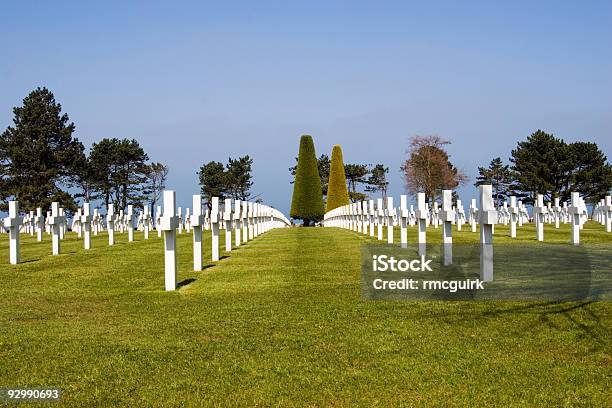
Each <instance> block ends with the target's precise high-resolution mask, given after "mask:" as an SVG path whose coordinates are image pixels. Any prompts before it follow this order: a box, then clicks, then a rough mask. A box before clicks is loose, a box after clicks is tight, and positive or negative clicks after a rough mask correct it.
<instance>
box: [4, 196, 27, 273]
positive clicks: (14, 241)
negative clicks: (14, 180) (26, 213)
mask: <svg viewBox="0 0 612 408" xmlns="http://www.w3.org/2000/svg"><path fill="white" fill-rule="evenodd" d="M22 221H23V219H22V218H21V217H20V216H19V203H18V202H17V201H9V211H8V217H6V218H5V219H4V228H7V229H8V230H9V261H10V263H11V264H13V265H16V264H18V263H19V227H20V226H21V223H22Z"/></svg>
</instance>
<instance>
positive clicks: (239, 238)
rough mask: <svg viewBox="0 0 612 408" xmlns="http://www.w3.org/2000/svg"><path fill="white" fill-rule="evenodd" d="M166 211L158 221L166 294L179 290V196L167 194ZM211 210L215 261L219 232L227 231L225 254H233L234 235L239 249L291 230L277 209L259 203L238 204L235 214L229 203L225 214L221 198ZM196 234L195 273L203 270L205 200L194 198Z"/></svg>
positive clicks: (192, 217) (236, 202)
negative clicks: (280, 230) (266, 234)
mask: <svg viewBox="0 0 612 408" xmlns="http://www.w3.org/2000/svg"><path fill="white" fill-rule="evenodd" d="M163 200H164V201H163V205H164V211H163V214H162V216H161V217H160V218H159V224H158V225H159V227H160V230H161V231H163V233H164V259H165V268H164V270H165V288H166V290H167V291H171V290H175V289H176V284H177V282H176V276H177V254H176V233H177V229H178V228H179V225H180V224H179V219H178V216H177V215H175V214H176V194H175V192H174V191H171V190H168V191H164V194H163ZM211 205H212V208H211V210H210V214H209V216H208V219H209V224H210V229H211V230H212V260H213V262H214V261H218V260H219V230H220V228H221V225H222V224H224V227H225V250H226V251H231V250H232V238H233V237H232V231H234V234H233V235H234V238H235V244H236V246H240V245H241V243H246V242H247V241H248V240H251V239H254V238H257V237H258V236H259V235H261V234H263V233H264V232H266V231H269V230H270V229H273V228H282V227H287V226H290V225H291V224H290V222H289V220H288V219H287V218H286V217H285V216H284V215H283V213H281V212H280V211H278V210H277V209H275V208H272V207H269V206H267V205H264V204H260V203H251V202H246V201H240V200H235V201H234V211H232V200H231V199H229V198H228V199H226V200H225V206H224V208H223V212H221V211H220V208H219V198H218V197H213V198H212V200H211ZM189 220H190V223H189V224H190V227H191V228H192V230H193V270H194V271H201V270H202V229H203V227H204V223H205V212H203V211H202V196H201V195H200V194H195V195H194V196H193V214H192V215H191V216H190V218H189Z"/></svg>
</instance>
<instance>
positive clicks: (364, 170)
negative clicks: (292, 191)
mask: <svg viewBox="0 0 612 408" xmlns="http://www.w3.org/2000/svg"><path fill="white" fill-rule="evenodd" d="M295 161H296V164H295V166H292V167H289V172H290V173H291V175H292V176H293V177H294V178H295V176H296V172H297V167H298V165H297V164H298V158H297V157H296V158H295ZM316 163H317V170H318V173H319V179H320V180H321V193H322V194H323V197H324V200H325V197H327V195H328V194H327V193H328V188H329V177H330V167H331V161H330V159H329V156H328V155H326V154H322V155H321V156H319V158H318V159H317V161H316ZM388 173H389V168H388V167H385V165H383V164H375V165H372V164H355V163H347V164H344V176H345V179H346V183H347V189H348V194H349V199H350V200H351V202H354V203H356V202H358V201H363V200H366V199H368V195H367V194H365V193H363V192H361V191H359V190H360V189H363V191H365V192H369V193H374V194H377V193H380V194H381V196H382V197H383V198H385V197H387V188H388V186H389V181H388V180H387V174H388ZM294 182H295V181H292V182H291V184H293V183H294Z"/></svg>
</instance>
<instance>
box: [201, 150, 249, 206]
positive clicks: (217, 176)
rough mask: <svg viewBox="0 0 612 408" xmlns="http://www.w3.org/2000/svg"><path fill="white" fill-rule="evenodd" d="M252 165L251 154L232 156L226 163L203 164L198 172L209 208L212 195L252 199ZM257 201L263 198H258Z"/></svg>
mask: <svg viewBox="0 0 612 408" xmlns="http://www.w3.org/2000/svg"><path fill="white" fill-rule="evenodd" d="M252 167H253V159H252V158H250V157H249V155H246V156H242V157H239V158H237V159H232V158H231V157H230V158H229V159H228V162H227V164H225V165H223V163H221V162H218V161H210V162H208V163H205V164H203V165H202V167H200V170H199V171H198V172H197V174H198V179H199V182H200V189H201V192H202V195H203V196H204V200H205V201H206V202H207V203H208V207H209V209H210V207H211V201H212V197H219V199H220V200H222V199H225V198H233V199H234V200H241V201H247V200H250V199H251V198H252V197H251V187H252V186H253V175H252V174H251V173H252ZM256 201H261V200H260V199H259V198H257V199H256Z"/></svg>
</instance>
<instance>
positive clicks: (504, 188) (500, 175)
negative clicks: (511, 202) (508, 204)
mask: <svg viewBox="0 0 612 408" xmlns="http://www.w3.org/2000/svg"><path fill="white" fill-rule="evenodd" d="M513 180H514V177H513V175H512V171H511V170H510V166H509V165H507V164H506V165H504V163H503V162H502V160H501V158H500V157H496V158H494V159H493V160H491V163H489V167H478V177H476V183H474V185H475V186H480V185H482V184H491V186H492V187H493V197H494V198H495V201H496V203H497V206H501V205H502V204H503V201H504V199H505V198H506V197H508V196H509V195H510V194H509V191H510V185H511V184H512V181H513Z"/></svg>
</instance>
